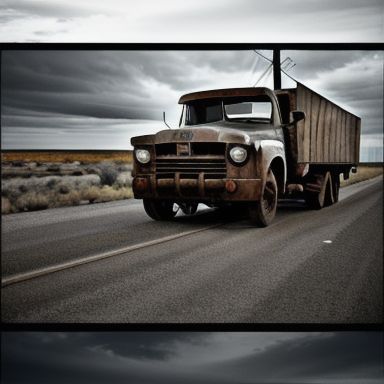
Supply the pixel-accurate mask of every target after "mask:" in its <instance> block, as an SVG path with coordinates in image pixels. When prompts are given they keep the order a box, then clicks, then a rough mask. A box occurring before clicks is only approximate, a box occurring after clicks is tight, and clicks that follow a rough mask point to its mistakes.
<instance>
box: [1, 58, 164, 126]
mask: <svg viewBox="0 0 384 384" xmlns="http://www.w3.org/2000/svg"><path fill="white" fill-rule="evenodd" d="M132 56H134V55H132ZM127 58H128V59H129V55H123V56H122V54H121V53H119V52H116V53H114V54H108V53H103V52H94V53H92V52H76V51H71V52H68V51H33V52H28V51H24V52H23V51H7V52H3V65H2V73H3V75H4V76H2V78H3V79H4V80H3V84H2V92H3V106H4V107H10V108H15V109H19V110H29V111H46V112H47V113H50V112H55V113H62V114H69V115H84V116H94V117H105V118H108V117H110V118H127V119H129V118H130V119H135V118H145V119H152V118H154V116H153V115H152V114H153V105H151V106H148V107H146V103H145V99H146V98H147V97H148V96H149V94H148V91H147V90H145V89H144V88H143V87H142V86H141V83H140V82H141V79H142V78H143V77H142V75H141V73H140V71H138V70H137V67H136V66H135V63H134V62H131V63H127ZM159 116H160V114H159Z"/></svg>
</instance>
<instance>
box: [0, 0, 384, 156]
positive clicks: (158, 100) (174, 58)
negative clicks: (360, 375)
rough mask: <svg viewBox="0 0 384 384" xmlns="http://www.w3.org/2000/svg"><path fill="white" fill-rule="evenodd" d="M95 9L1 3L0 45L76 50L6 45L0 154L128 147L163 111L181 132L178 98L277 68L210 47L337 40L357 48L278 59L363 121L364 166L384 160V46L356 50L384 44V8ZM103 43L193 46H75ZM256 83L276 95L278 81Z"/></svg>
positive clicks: (371, 0) (217, 4) (200, 5)
mask: <svg viewBox="0 0 384 384" xmlns="http://www.w3.org/2000/svg"><path fill="white" fill-rule="evenodd" d="M90 3H91V2H90V1H82V2H78V1H66V2H56V1H55V2H52V1H37V0H28V1H21V0H12V1H10V0H2V1H1V4H0V36H1V37H0V39H1V40H2V42H3V43H7V42H8V43H12V42H18V43H28V42H41V43H43V42H46V43H60V42H66V43H74V45H71V44H70V45H69V46H68V45H66V46H65V50H63V48H62V47H61V46H60V44H54V45H48V46H47V45H41V44H40V45H39V44H38V45H36V44H33V45H29V46H28V45H27V46H26V45H25V44H23V45H22V48H23V49H22V50H17V48H18V45H17V44H16V45H15V44H11V45H9V44H3V45H2V49H3V51H2V57H1V75H2V89H1V90H2V108H1V118H2V121H1V123H2V135H1V144H2V147H3V149H131V146H130V138H131V137H132V136H135V135H140V134H148V133H153V132H156V131H158V130H160V129H164V128H166V126H165V125H164V123H163V122H162V117H163V111H165V112H166V119H167V122H168V124H169V125H170V126H171V127H172V128H177V126H178V119H179V115H180V111H181V109H180V106H179V105H178V104H177V102H178V99H179V98H180V96H181V95H183V94H185V93H189V92H193V91H197V90H207V89H214V88H228V87H248V86H254V85H255V84H256V82H257V81H258V80H259V78H260V76H261V75H262V73H264V72H265V71H266V70H267V69H268V67H269V62H268V61H266V60H264V59H262V58H261V57H260V56H258V55H257V54H256V53H255V52H254V51H253V50H252V48H247V49H244V50H241V49H237V50H229V49H225V45H224V47H221V46H220V50H219V49H218V47H217V46H214V48H215V47H216V48H215V49H210V50H204V45H199V44H201V43H206V42H210V43H250V42H251V43H255V48H257V44H258V43H282V44H283V43H285V42H289V43H302V42H307V43H308V42H310V43H335V42H336V43H355V45H354V46H352V48H351V49H349V50H338V51H332V50H329V49H325V50H322V51H314V50H306V51H302V50H297V49H296V50H291V51H282V53H281V59H282V60H284V59H285V58H287V57H290V58H291V59H292V60H293V62H294V63H295V64H296V65H295V66H294V67H293V68H292V69H290V70H289V72H288V73H289V75H290V76H292V77H293V78H295V79H297V80H298V81H301V82H303V83H304V84H305V85H307V86H308V87H310V88H312V89H314V90H315V91H317V92H318V93H320V94H322V95H324V96H325V97H328V98H330V99H331V100H332V101H334V102H336V103H337V104H339V105H340V106H342V107H343V108H345V109H347V110H348V111H350V112H352V113H354V114H356V115H358V116H360V117H361V118H362V140H361V157H360V159H361V161H379V160H382V146H383V62H384V60H383V50H382V45H380V44H377V45H376V46H375V47H378V48H375V50H363V48H362V46H361V45H357V44H359V43H360V44H362V43H380V42H383V41H384V38H383V36H384V25H383V17H384V16H383V13H384V5H383V3H382V1H381V0H366V1H364V2H362V1H360V0H348V1H337V2H335V1H334V0H323V1H321V2H319V1H317V0H306V1H302V0H291V1H289V2H287V1H283V0H274V1H269V2H266V1H255V0H252V1H250V0H238V1H236V2H233V1H225V0H220V1H214V0H212V1H209V2H207V1H204V2H203V1H200V0H197V1H194V2H180V1H179V2H177V1H151V0H141V1H139V2H137V1H135V2H120V1H113V0H112V1H108V2H102V1H92V7H90V6H89V4H90ZM181 4H182V5H181ZM287 21H289V23H288V22H287ZM94 42H98V43H108V42H117V43H122V42H124V43H132V42H135V43H183V44H185V48H186V49H185V50H180V46H179V47H178V48H179V50H172V49H170V46H169V45H163V44H160V45H159V46H158V47H159V49H158V50H153V46H151V50H148V49H146V46H145V45H139V46H138V48H136V47H132V45H128V46H124V45H123V46H121V45H120V46H119V50H118V51H116V50H115V51H114V50H110V49H109V46H108V44H107V45H103V46H102V49H100V45H98V44H96V45H89V44H85V45H84V44H81V45H80V46H79V45H76V43H94ZM188 43H197V45H192V46H191V45H188ZM26 47H27V49H26ZM114 47H115V46H114ZM125 47H126V48H125ZM182 47H183V45H182ZM353 47H357V48H356V49H354V48H353ZM135 48H136V49H135ZM232 48H233V47H232ZM133 49H134V50H133ZM192 49H193V50H192ZM261 53H263V55H266V56H267V57H271V51H261ZM257 85H258V86H269V87H273V84H272V76H271V74H270V73H268V75H267V76H265V77H263V78H262V80H261V81H260V82H259V83H258V84H257ZM283 86H285V87H289V86H295V83H294V82H292V81H291V80H289V79H288V78H287V77H284V78H283Z"/></svg>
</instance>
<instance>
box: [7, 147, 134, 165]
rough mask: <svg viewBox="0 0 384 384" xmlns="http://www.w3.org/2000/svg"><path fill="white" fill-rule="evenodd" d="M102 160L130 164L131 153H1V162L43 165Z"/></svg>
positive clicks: (97, 161)
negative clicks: (30, 162) (40, 163)
mask: <svg viewBox="0 0 384 384" xmlns="http://www.w3.org/2000/svg"><path fill="white" fill-rule="evenodd" d="M104 160H110V161H116V162H118V161H120V162H132V151H128V150H127V151H59V150H58V151H2V152H1V161H2V162H3V161H26V162H28V161H35V162H43V163H44V162H45V163H73V162H75V161H81V162H87V163H99V162H102V161H104Z"/></svg>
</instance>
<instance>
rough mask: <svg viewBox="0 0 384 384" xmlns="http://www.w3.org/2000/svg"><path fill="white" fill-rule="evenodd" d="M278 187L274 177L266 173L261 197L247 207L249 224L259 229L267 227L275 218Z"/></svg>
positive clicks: (270, 172)
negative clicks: (249, 218)
mask: <svg viewBox="0 0 384 384" xmlns="http://www.w3.org/2000/svg"><path fill="white" fill-rule="evenodd" d="M277 196H278V187H277V182H276V178H275V175H274V174H273V172H272V171H271V170H269V171H268V174H267V180H266V183H265V186H264V190H263V193H262V197H261V199H260V200H259V201H255V202H252V203H251V204H250V205H249V215H250V217H251V222H252V224H254V225H257V226H260V227H267V226H268V225H270V224H271V222H272V221H273V219H274V218H275V216H276V209H277Z"/></svg>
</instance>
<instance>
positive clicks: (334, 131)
mask: <svg viewBox="0 0 384 384" xmlns="http://www.w3.org/2000/svg"><path fill="white" fill-rule="evenodd" d="M179 104H181V105H182V106H183V108H182V114H181V118H180V123H179V128H177V129H165V130H162V131H160V132H158V133H156V134H153V135H145V136H137V137H133V138H132V139H131V144H132V146H133V147H134V149H133V154H134V156H133V157H134V168H133V184H132V186H133V191H134V196H135V198H136V199H143V204H144V209H145V211H146V212H147V214H148V215H149V216H150V217H151V218H152V219H154V220H170V219H172V218H173V217H174V216H175V215H176V212H177V210H178V209H181V210H182V211H183V212H184V213H186V214H194V213H196V210H197V206H198V204H200V203H203V204H205V205H207V206H208V207H228V206H231V207H235V208H236V211H237V210H238V209H239V211H243V209H244V208H245V209H246V211H247V214H249V217H250V220H251V221H252V223H254V224H256V225H258V226H262V227H266V226H268V225H269V224H271V222H272V221H273V219H274V217H275V214H276V209H277V205H278V200H279V199H282V198H287V197H288V198H289V197H291V198H294V199H302V201H305V203H306V204H307V206H308V207H309V208H310V209H321V208H323V207H326V206H329V205H332V204H334V203H336V202H337V201H338V195H339V188H340V175H341V174H342V175H343V176H344V179H348V177H349V174H350V172H351V171H354V170H355V168H356V167H357V165H358V162H359V143H360V124H361V119H360V118H359V117H357V116H355V115H353V114H351V113H349V112H347V111H346V110H344V109H343V108H341V107H339V106H337V105H336V104H334V103H333V102H331V101H330V100H327V99H326V98H325V97H322V96H321V95H319V94H317V93H316V92H314V91H312V90H311V89H309V88H308V87H306V86H305V85H303V84H301V83H299V82H297V87H296V88H289V89H278V90H271V89H269V88H265V87H261V88H231V89H217V90H209V91H202V92H194V93H189V94H186V95H184V96H182V97H181V98H180V100H179ZM237 207H238V209H237Z"/></svg>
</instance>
